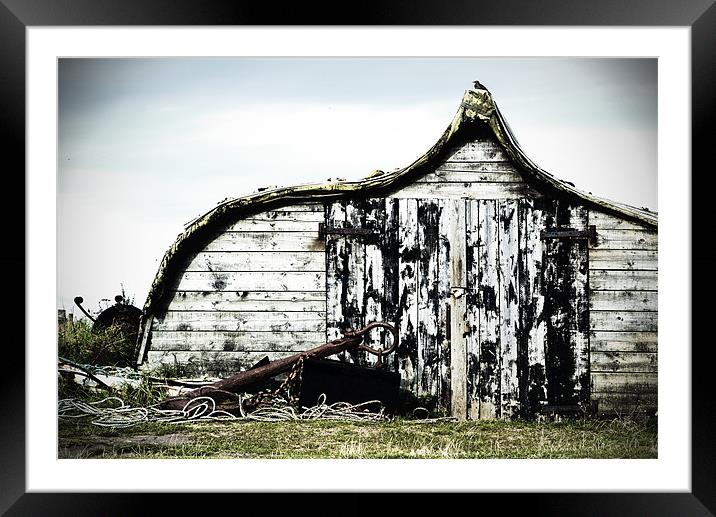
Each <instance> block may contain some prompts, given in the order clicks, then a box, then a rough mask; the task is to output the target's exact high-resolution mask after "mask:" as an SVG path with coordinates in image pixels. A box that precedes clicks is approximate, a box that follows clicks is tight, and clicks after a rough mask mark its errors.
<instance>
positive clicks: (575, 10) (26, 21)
mask: <svg viewBox="0 0 716 517" xmlns="http://www.w3.org/2000/svg"><path fill="white" fill-rule="evenodd" d="M346 7H347V4H343V3H340V2H334V3H331V4H327V5H323V4H321V3H320V2H317V3H307V2H293V3H290V4H287V5H285V6H281V7H280V8H279V7H278V6H277V5H276V4H275V3H273V2H265V3H259V2H246V1H234V2H229V1H203V2H201V1H191V0H174V1H165V0H151V1H150V0H142V1H140V0H0V62H1V64H2V66H1V67H0V98H2V106H3V109H2V111H1V112H0V113H2V115H0V116H1V117H2V124H0V135H1V136H2V138H1V139H0V142H2V143H1V144H0V145H2V146H3V156H4V158H5V160H4V162H3V163H4V164H5V165H6V168H5V179H6V189H7V183H12V181H11V180H13V179H14V180H15V184H14V192H13V194H14V195H6V197H5V201H6V203H5V211H4V212H5V214H10V215H11V217H8V218H7V219H6V224H5V225H3V226H4V228H3V229H4V230H5V243H6V245H5V246H3V251H2V252H0V264H2V266H3V268H4V270H5V271H15V272H17V271H24V272H25V277H27V276H28V275H32V271H28V270H26V266H25V251H24V249H25V247H24V242H25V225H24V219H22V220H23V224H20V220H21V217H19V216H18V214H25V206H24V199H25V186H24V174H22V173H21V172H20V171H24V170H25V31H26V29H27V28H28V27H33V26H48V25H52V26H87V25H96V26H101V25H108V26H117V25H158V26H166V25H284V24H296V25H302V24H308V25H323V24H325V25H507V26H513V25H556V26H593V25H602V26H629V25H634V26H688V27H690V28H691V37H692V41H691V52H692V53H691V73H692V90H691V92H692V99H691V101H692V164H693V165H692V171H699V172H700V174H693V172H692V175H691V176H692V177H691V178H684V181H691V182H692V183H693V182H694V180H695V179H698V178H699V177H700V175H701V174H704V173H703V172H701V171H702V169H704V170H706V167H707V165H710V164H711V163H713V158H714V156H713V155H714V147H715V146H714V145H713V143H712V142H711V133H713V131H709V130H712V126H713V123H712V120H714V115H715V113H714V106H715V105H716V100H715V98H716V96H715V95H714V92H716V66H715V65H714V63H716V6H714V0H688V1H681V2H668V1H666V0H632V1H628V2H626V1H623V0H621V1H618V0H603V1H601V2H589V1H582V2H579V3H575V2H564V1H560V0H541V1H539V2H535V1H523V0H501V1H499V2H498V1H493V2H485V1H471V2H467V1H459V2H453V3H451V4H448V3H441V2H431V1H427V0H416V1H413V2H402V3H401V2H380V3H376V2H365V3H358V2H356V3H351V4H350V9H346ZM8 158H10V160H9V161H8ZM660 173H667V171H660ZM692 192H693V194H692V195H693V196H698V194H701V195H705V193H706V192H707V189H703V188H702V189H694V188H693V185H692ZM12 201H14V202H15V203H17V204H19V205H20V206H15V207H9V206H8V202H12ZM708 207H709V205H708V204H707V203H705V202H703V201H702V202H701V203H699V202H698V200H697V199H696V197H693V198H692V237H694V238H695V237H696V236H697V235H700V236H706V235H708V233H707V232H706V231H705V229H704V228H703V225H704V223H705V222H706V221H708V219H707V213H706V209H707V208H708ZM702 238H703V237H702ZM692 242H693V240H692ZM707 242H708V241H707ZM708 248H709V246H699V247H692V250H691V257H692V262H691V266H692V274H693V273H694V272H696V271H709V269H708V266H709V265H710V264H711V262H713V259H712V258H711V254H710V252H709V251H708ZM6 276H7V278H6V282H7V281H9V282H10V285H9V286H8V285H7V283H6V293H5V294H6V296H4V297H2V298H3V302H2V303H3V304H4V307H3V308H4V309H5V310H4V314H6V315H16V314H17V313H18V311H19V307H24V300H25V296H24V295H23V296H20V295H19V293H20V292H23V293H24V287H25V286H24V281H25V278H23V277H22V275H19V274H17V273H15V274H10V275H6ZM706 278H708V274H706V275H704V279H706ZM699 287H700V289H697V290H692V299H691V300H683V303H685V304H691V307H692V321H693V323H695V325H694V324H692V329H691V330H692V343H693V344H694V345H693V346H692V347H691V358H692V399H691V403H692V408H691V409H692V411H691V414H692V422H691V425H692V458H691V465H692V477H691V482H692V491H691V492H690V493H581V494H555V493H533V494H479V495H475V496H473V497H477V498H479V502H478V503H471V504H479V505H480V507H482V508H485V506H484V504H485V502H493V503H496V504H497V505H498V507H499V506H502V507H509V508H510V509H516V508H518V507H520V506H523V507H524V510H526V511H529V512H530V514H531V515H535V514H536V515H562V514H564V515H713V514H714V512H716V494H715V493H714V492H715V490H714V486H716V476H715V475H714V474H716V454H715V453H716V445H715V443H716V439H714V436H716V434H714V432H713V431H714V429H715V427H716V424H714V422H716V410H715V407H716V405H715V404H714V401H713V397H711V389H710V388H711V387H710V386H709V380H710V379H711V378H713V373H712V369H711V367H710V365H711V363H712V361H713V353H712V352H711V349H712V347H711V346H710V345H711V342H710V340H699V339H697V337H699V332H695V331H696V330H697V329H699V328H703V326H704V324H703V322H707V321H709V318H708V315H707V312H706V311H709V309H710V307H709V305H708V304H707V303H703V302H702V303H699V301H700V300H699V298H701V297H700V296H698V295H699V294H702V293H706V292H709V287H710V286H709V285H708V283H704V284H700V285H699ZM48 293H49V294H48V295H52V294H51V293H52V287H50V288H49V289H48ZM26 316H27V315H25V317H26ZM16 319H17V318H15V320H16ZM698 324H700V325H698ZM7 327H9V328H8V330H12V331H14V334H16V335H14V336H12V337H10V336H7V337H6V339H7V341H6V344H5V346H4V347H3V349H4V350H3V352H4V353H3V356H2V357H3V374H2V376H1V378H2V384H3V388H2V391H0V393H1V394H2V399H3V403H2V404H0V429H2V440H0V512H6V513H7V515H65V514H67V515H133V514H135V513H138V514H142V513H148V512H149V511H151V510H150V508H151V507H152V506H153V504H152V503H159V504H160V505H161V508H162V513H169V512H172V513H173V512H174V511H175V509H180V510H181V513H188V512H189V511H193V508H203V509H204V510H203V511H211V512H217V513H218V512H223V511H224V510H222V504H223V502H222V499H224V498H223V497H220V496H219V495H208V494H206V495H203V496H202V495H199V496H197V495H196V494H162V495H161V496H160V495H142V496H140V495H138V494H67V493H65V494H60V493H26V490H25V398H24V397H23V396H20V394H23V393H24V392H25V354H24V350H23V348H22V347H21V346H19V343H24V338H25V336H24V324H23V325H20V324H19V323H17V322H16V321H13V323H12V324H10V325H7ZM669 345H674V346H681V347H683V348H684V353H688V346H687V345H688V344H669ZM159 497H161V500H160V501H156V500H155V499H156V498H159ZM310 497H311V496H310V495H308V494H300V495H299V494H295V495H292V496H291V497H290V498H288V499H290V500H288V501H287V500H286V498H281V499H282V501H280V504H279V500H278V498H275V497H274V496H268V495H263V496H262V495H252V497H251V499H253V500H251V501H249V500H248V499H249V497H248V495H247V494H237V495H236V496H235V498H234V500H233V501H231V502H228V501H227V502H228V503H229V504H232V505H233V504H235V503H236V502H237V501H236V499H238V498H240V500H241V508H243V509H244V510H249V509H250V508H253V506H254V503H259V504H260V505H261V506H263V507H267V506H268V507H270V509H271V513H274V512H275V511H278V510H279V509H280V507H281V505H286V507H290V508H300V507H301V506H303V505H304V504H307V505H308V506H305V507H304V508H303V509H308V510H309V511H315V510H316V508H317V507H316V506H315V505H316V504H319V505H327V508H328V509H330V508H332V509H333V510H334V511H338V510H339V511H341V513H344V512H345V511H346V510H348V511H350V512H351V513H352V514H357V513H366V512H368V511H371V512H372V511H374V510H375V509H376V508H379V507H380V506H382V504H381V498H379V497H377V496H376V495H369V496H366V497H363V496H359V495H357V494H348V495H346V496H344V498H343V499H342V501H341V502H340V506H335V505H336V502H328V500H327V499H325V498H323V497H321V498H319V499H318V500H316V499H311V498H310ZM444 497H445V496H444V495H443V496H442V497H441V496H438V497H431V496H426V497H418V495H417V494H413V495H412V496H411V497H410V498H404V501H403V502H401V506H400V510H399V511H400V512H401V513H402V512H406V511H410V506H412V505H416V506H417V505H420V507H421V508H423V509H424V510H425V509H427V507H426V506H425V504H426V503H427V502H429V501H432V502H435V503H436V504H441V501H444ZM505 499H508V502H507V503H505ZM208 503H211V504H208ZM445 508H446V509H447V508H449V507H445ZM253 511H258V510H253ZM451 511H454V509H453V510H451Z"/></svg>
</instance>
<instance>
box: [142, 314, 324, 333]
mask: <svg viewBox="0 0 716 517" xmlns="http://www.w3.org/2000/svg"><path fill="white" fill-rule="evenodd" d="M152 329H153V330H160V331H173V332H181V331H205V332H216V331H272V332H282V331H300V332H305V331H311V332H324V331H325V330H326V313H325V312H220V311H182V312H175V311H171V312H168V313H167V314H166V315H165V316H164V318H162V319H161V320H160V319H155V320H154V324H153V325H152Z"/></svg>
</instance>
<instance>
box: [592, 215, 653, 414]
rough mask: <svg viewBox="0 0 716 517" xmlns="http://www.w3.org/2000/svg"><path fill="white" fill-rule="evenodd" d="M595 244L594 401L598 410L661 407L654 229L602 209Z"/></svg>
mask: <svg viewBox="0 0 716 517" xmlns="http://www.w3.org/2000/svg"><path fill="white" fill-rule="evenodd" d="M589 219H590V224H592V225H594V226H596V230H597V239H596V242H592V243H590V250H589V288H590V330H591V334H590V335H591V340H590V352H591V387H592V399H593V400H594V401H595V402H596V403H597V409H598V411H604V412H609V411H620V412H628V411H631V410H635V409H645V408H648V407H654V406H656V403H657V399H656V393H657V348H658V347H657V330H658V251H657V246H658V237H657V233H656V232H655V231H654V230H650V229H646V228H645V227H643V226H642V225H639V224H637V223H633V222H629V221H626V220H624V219H622V218H620V217H616V216H614V215H610V214H605V213H602V212H599V211H596V210H590V212H589Z"/></svg>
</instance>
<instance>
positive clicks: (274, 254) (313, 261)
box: [185, 251, 326, 272]
mask: <svg viewBox="0 0 716 517" xmlns="http://www.w3.org/2000/svg"><path fill="white" fill-rule="evenodd" d="M325 267H326V255H325V253H324V252H323V251H293V252H292V251H287V252H280V251H261V252H252V251H249V252H244V251H234V252H215V253H198V254H197V255H196V256H194V257H193V258H192V259H191V260H190V261H188V262H187V264H186V266H185V271H220V272H221V271H239V272H248V271H256V272H268V271H303V272H322V271H324V270H325Z"/></svg>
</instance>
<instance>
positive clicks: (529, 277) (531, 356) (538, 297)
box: [518, 200, 547, 418]
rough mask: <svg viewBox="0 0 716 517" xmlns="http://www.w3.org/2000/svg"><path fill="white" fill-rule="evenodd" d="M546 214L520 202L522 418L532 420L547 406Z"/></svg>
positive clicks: (532, 205)
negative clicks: (544, 292)
mask: <svg viewBox="0 0 716 517" xmlns="http://www.w3.org/2000/svg"><path fill="white" fill-rule="evenodd" d="M544 226H545V221H544V213H543V211H542V210H541V209H539V208H535V207H534V203H533V201H532V200H522V201H520V272H519V284H520V329H521V332H520V334H519V338H520V339H519V344H520V349H519V350H518V375H519V379H520V404H521V405H522V415H523V416H524V417H527V418H530V417H532V416H533V415H534V414H536V413H537V412H539V411H540V409H541V408H542V407H543V406H544V405H546V404H547V384H546V376H545V331H546V326H545V320H544V314H543V312H544V294H543V286H542V260H543V253H544V252H543V249H542V240H541V235H540V234H541V231H542V229H543V228H544Z"/></svg>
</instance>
